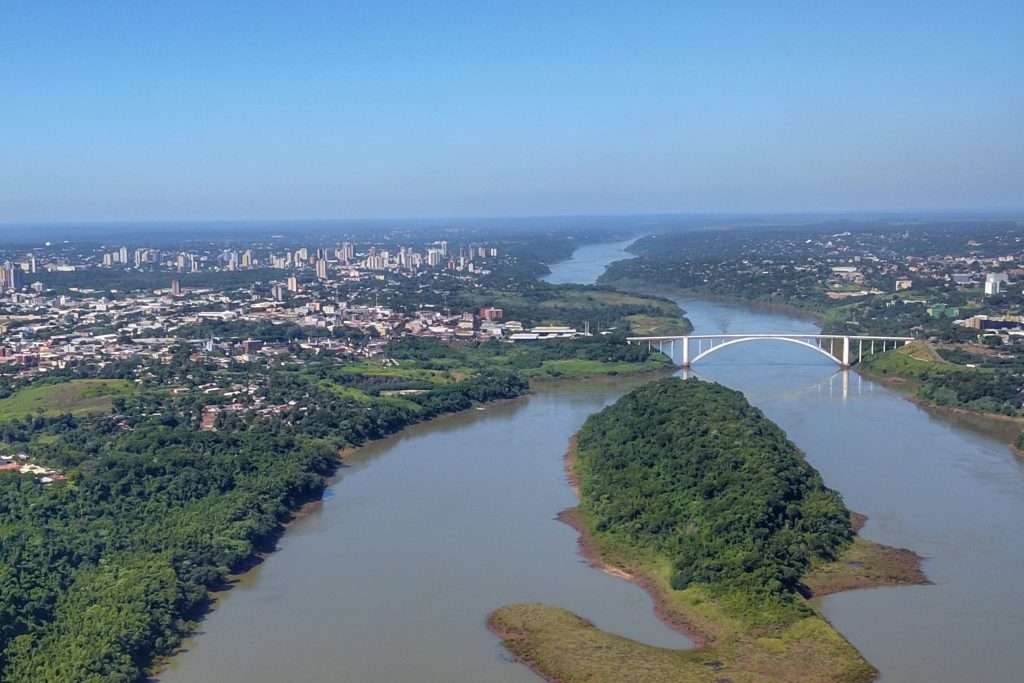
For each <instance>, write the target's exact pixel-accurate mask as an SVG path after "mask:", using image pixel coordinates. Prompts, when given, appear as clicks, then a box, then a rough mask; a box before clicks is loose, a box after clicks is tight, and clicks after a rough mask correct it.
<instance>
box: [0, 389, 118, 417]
mask: <svg viewBox="0 0 1024 683" xmlns="http://www.w3.org/2000/svg"><path fill="white" fill-rule="evenodd" d="M133 390H134V385H133V384H132V383H131V382H129V381H127V380H123V379H74V380H70V381H68V382H61V383H59V384H38V385H35V386H31V387H26V388H24V389H21V390H20V391H17V392H15V393H14V394H13V395H11V396H8V397H7V398H5V399H2V400H0V420H9V419H11V418H18V417H24V416H26V415H46V416H54V415H64V414H65V413H71V414H72V415H96V414H99V413H107V412H110V410H111V409H112V406H113V401H114V399H115V398H117V397H118V396H126V395H128V394H130V393H131V392H132V391H133Z"/></svg>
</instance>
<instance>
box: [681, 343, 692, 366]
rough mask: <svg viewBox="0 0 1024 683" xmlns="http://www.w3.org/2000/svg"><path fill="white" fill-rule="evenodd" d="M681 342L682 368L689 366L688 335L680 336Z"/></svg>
mask: <svg viewBox="0 0 1024 683" xmlns="http://www.w3.org/2000/svg"><path fill="white" fill-rule="evenodd" d="M682 342H683V367H684V368H688V367H690V338H689V337H683V338H682Z"/></svg>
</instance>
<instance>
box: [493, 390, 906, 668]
mask: <svg viewBox="0 0 1024 683" xmlns="http://www.w3.org/2000/svg"><path fill="white" fill-rule="evenodd" d="M569 461H570V467H571V471H572V474H573V476H575V478H576V479H577V480H578V486H579V493H580V506H579V508H578V510H576V511H575V513H574V514H573V515H570V518H571V519H572V520H573V521H574V522H575V523H576V524H577V526H578V528H579V529H580V531H581V537H582V540H583V544H584V549H585V551H587V552H589V553H592V556H593V559H594V561H595V562H596V563H598V564H600V565H602V566H606V567H610V568H614V569H615V570H617V571H619V572H622V573H623V574H625V575H626V576H628V577H630V578H631V579H633V580H634V581H636V582H637V583H639V584H640V585H642V586H644V587H645V588H646V589H648V590H649V591H650V592H651V593H652V595H653V596H654V598H655V600H656V603H657V605H658V608H659V613H660V614H661V615H662V616H663V617H664V618H665V619H666V620H667V621H668V622H669V623H671V624H674V625H676V626H679V627H681V628H682V629H683V630H685V632H686V633H687V634H688V635H690V637H691V638H692V639H693V640H694V641H695V642H696V643H697V645H698V647H696V648H695V649H692V650H686V651H674V650H666V649H663V648H656V647H651V646H647V645H643V644H641V643H637V642H635V641H631V640H628V639H626V638H622V637H619V636H616V635H612V634H608V633H604V632H602V631H600V630H598V629H597V628H595V627H594V626H593V625H592V624H590V623H589V622H586V621H585V620H583V619H581V618H579V617H577V616H575V615H573V614H571V613H569V612H566V611H565V610H562V609H560V608H558V607H552V606H545V605H535V604H523V605H511V606H506V607H503V608H501V609H499V610H497V611H495V612H494V613H493V614H492V615H491V617H490V620H489V623H490V625H491V628H492V629H493V630H494V631H495V632H496V633H498V634H499V635H500V636H501V637H502V638H503V640H504V642H505V645H506V647H508V648H509V649H510V650H511V651H512V652H513V653H514V654H515V655H516V656H517V657H518V658H519V659H520V660H521V661H523V662H524V663H526V664H527V665H529V666H530V667H532V668H533V669H534V670H535V671H537V673H539V674H540V675H542V676H543V677H545V678H546V679H547V680H551V681H577V680H579V681H582V680H587V681H608V682H609V683H611V682H613V681H615V682H621V681H637V682H639V681H645V682H651V681H654V682H675V681H680V682H682V681H716V680H730V681H736V682H741V681H783V680H784V681H815V682H818V681H820V682H825V681H844V682H851V683H852V682H855V681H869V680H872V679H873V678H874V676H875V675H876V672H875V670H874V669H873V667H872V666H871V665H870V664H869V663H868V662H866V661H865V660H864V659H863V658H862V657H861V656H860V654H859V653H858V652H857V651H856V649H854V648H853V646H851V645H850V644H849V643H848V642H847V641H846V640H845V639H843V638H842V636H840V635H839V634H838V633H837V632H836V631H835V630H834V629H832V627H831V626H830V625H829V624H828V623H827V622H826V621H825V620H824V619H823V618H822V617H821V616H820V615H819V614H818V613H817V611H816V610H815V608H814V607H813V605H812V604H811V603H810V602H809V601H808V598H809V597H811V596H813V595H815V594H818V595H820V594H826V593H829V592H835V591H836V590H843V589H848V588H857V587H868V586H877V585H898V584H908V583H920V582H922V581H924V577H923V575H922V574H921V571H920V568H919V564H918V561H917V558H916V556H914V555H913V554H912V553H910V552H909V551H905V550H900V549H893V548H886V547H883V546H879V545H876V544H873V543H870V542H867V541H864V540H862V539H859V538H857V537H856V535H855V526H856V522H857V521H858V520H856V519H855V517H854V516H853V515H852V514H851V513H850V511H849V510H848V509H847V508H846V507H845V505H844V504H843V501H842V498H841V497H840V495H839V494H838V493H836V492H835V491H832V490H830V489H828V488H827V487H826V486H825V485H824V484H823V482H822V480H821V477H820V475H819V474H818V473H817V471H815V470H814V468H813V467H811V465H809V464H808V463H807V462H806V460H805V459H804V458H803V456H802V454H801V453H800V452H799V451H798V450H797V448H796V447H795V446H794V445H793V444H792V443H791V442H790V441H789V440H788V439H787V438H786V436H785V434H784V433H783V432H782V430H781V429H779V428H778V427H777V426H776V425H775V424H773V423H772V422H771V421H770V420H768V419H767V418H766V417H765V416H764V415H763V414H762V413H761V411H760V410H758V409H756V408H754V407H753V406H751V405H750V404H749V403H748V402H747V401H746V399H745V398H744V397H743V395H742V394H741V393H739V392H736V391H733V390H730V389H727V388H725V387H722V386H719V385H716V384H711V383H707V382H702V381H699V380H680V379H666V380H660V381H657V382H652V383H650V384H647V385H645V386H643V387H641V388H639V389H636V390H634V391H633V392H631V393H630V394H627V395H626V396H624V397H623V398H621V399H620V400H619V401H618V402H617V403H615V404H614V405H612V406H610V407H608V408H606V409H605V410H603V411H601V412H600V413H598V414H596V415H593V416H591V417H590V418H589V419H588V420H587V422H586V424H585V425H584V426H583V428H582V429H581V430H580V432H579V435H578V439H577V441H576V444H575V446H574V448H573V449H572V450H571V451H570V454H569Z"/></svg>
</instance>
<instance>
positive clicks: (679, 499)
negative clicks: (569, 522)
mask: <svg viewBox="0 0 1024 683" xmlns="http://www.w3.org/2000/svg"><path fill="white" fill-rule="evenodd" d="M576 467H577V473H578V474H579V475H580V486H581V507H582V509H583V511H584V512H585V513H586V514H588V515H589V516H591V518H592V520H593V522H594V523H595V528H596V530H597V531H598V533H604V534H610V535H613V536H617V537H620V538H624V539H626V540H628V541H629V542H631V543H633V544H637V545H639V546H641V547H644V548H647V549H650V550H653V551H655V552H657V553H659V554H663V555H667V556H669V557H671V558H672V559H673V562H674V575H673V577H672V585H673V587H674V588H677V589H683V588H686V587H687V586H689V585H690V584H692V583H699V584H705V585H707V586H709V587H711V588H712V589H713V590H741V591H744V592H749V593H752V594H754V595H757V596H762V597H768V598H778V599H782V600H783V601H785V600H788V599H789V598H791V597H792V596H793V594H794V593H795V592H796V591H797V590H798V589H799V585H800V580H801V577H802V576H803V575H804V574H805V573H806V572H807V570H808V569H809V568H810V567H811V565H812V564H813V563H815V562H817V561H827V560H832V559H834V558H835V557H836V556H837V554H838V553H839V551H840V550H841V549H843V548H844V547H845V546H846V544H847V543H849V541H850V540H851V538H852V529H851V522H850V512H849V511H848V510H847V509H846V507H845V506H844V505H843V502H842V499H841V498H840V496H839V494H837V493H836V492H835V491H832V490H830V489H828V488H826V487H825V485H824V484H823V483H822V480H821V476H820V475H819V474H818V472H817V471H815V469H814V468H813V467H811V466H810V465H809V464H808V463H807V461H806V460H805V459H804V458H803V456H802V455H801V454H800V452H799V451H798V450H797V448H796V446H794V445H793V444H792V443H791V442H790V441H789V440H788V439H787V438H786V435H785V433H783V431H782V430H781V429H779V427H778V426H776V425H775V424H774V423H772V422H771V421H770V420H768V418H766V417H765V416H764V414H763V413H762V412H761V411H760V410H758V409H757V408H754V407H753V406H751V405H750V404H749V403H748V402H747V401H746V399H745V398H744V397H743V395H742V394H741V393H740V392H737V391H733V390H731V389H727V388H725V387H723V386H720V385H717V384H711V383H708V382H703V381H699V380H680V379H674V378H673V379H665V380H661V381H657V382H653V383H651V384H648V385H645V386H643V387H641V388H639V389H636V390H635V391H633V392H631V393H629V394H627V395H626V396H624V397H623V398H621V399H620V400H619V401H618V402H617V403H615V404H614V405H612V406H610V407H608V408H606V409H605V410H603V411H601V412H600V413H597V414H596V415H594V416H592V417H591V418H590V419H588V420H587V422H586V424H585V425H584V427H583V429H582V430H581V431H580V433H579V439H578V443H577V465H576Z"/></svg>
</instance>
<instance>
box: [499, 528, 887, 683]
mask: <svg viewBox="0 0 1024 683" xmlns="http://www.w3.org/2000/svg"><path fill="white" fill-rule="evenodd" d="M598 545H599V546H600V547H601V549H602V553H601V555H602V558H603V559H605V560H607V559H609V557H614V558H616V559H617V558H619V557H621V555H620V553H622V552H624V546H622V545H621V544H619V543H616V542H615V541H611V540H609V539H601V540H599V541H598ZM609 549H613V550H609ZM629 552H630V561H629V563H628V564H620V563H618V562H614V563H613V565H614V566H615V567H617V568H621V570H622V571H625V572H627V573H628V574H630V575H631V576H632V577H634V580H636V581H637V582H638V583H640V584H641V585H643V586H644V587H645V588H647V589H648V591H649V592H651V593H652V595H653V596H654V597H655V601H656V602H657V604H658V606H659V611H660V612H661V613H662V614H663V615H664V616H666V617H667V618H668V619H669V620H671V621H673V622H675V623H683V624H688V625H690V626H691V627H692V631H693V632H694V633H696V634H699V635H700V636H702V637H703V638H702V639H703V640H704V641H706V642H705V643H704V644H703V645H701V646H700V647H695V648H694V649H692V650H672V649H668V648H660V647H652V646H650V645H645V644H643V643H639V642H636V641H634V640H630V639H628V638H623V637H622V636H618V635H615V634H612V633H607V632H605V631H602V630H600V629H598V628H597V627H595V626H594V625H593V624H591V623H590V622H588V621H586V620H585V619H582V618H580V617H578V616H576V615H575V614H573V613H571V612H568V611H567V610H564V609H561V608H558V607H552V606H548V605H540V604H514V605H507V606H505V607H502V608H500V609H498V610H496V611H495V612H493V613H492V614H491V616H490V619H489V622H488V623H489V625H490V627H491V629H492V630H493V631H494V632H495V633H497V634H498V635H499V636H500V637H501V638H502V640H503V641H504V644H505V646H506V647H507V648H508V649H509V650H510V651H511V652H512V653H513V654H514V655H515V656H516V657H517V658H519V659H520V661H522V662H523V663H524V664H526V665H528V666H530V667H531V668H532V669H533V670H534V671H536V672H537V673H538V674H540V675H541V676H542V677H543V678H545V679H546V680H549V681H560V682H564V683H575V682H576V681H587V682H588V683H696V682H701V683H713V682H715V681H732V682H733V683H769V682H771V683H777V682H779V681H786V682H787V683H859V682H861V681H864V682H866V681H871V680H873V679H874V677H875V676H876V675H877V671H876V670H875V669H874V668H873V667H872V666H871V665H870V664H869V663H868V662H867V661H865V660H864V658H863V657H862V656H861V655H860V653H859V652H857V650H856V649H855V648H854V647H853V646H852V645H851V644H850V643H849V642H847V641H846V639H845V638H843V637H842V635H840V634H839V633H838V632H836V631H835V629H833V628H832V627H831V626H830V625H829V624H828V622H826V621H825V620H824V619H823V618H822V617H821V616H819V615H818V614H817V613H815V612H813V611H811V610H810V609H807V610H806V611H805V613H804V615H803V616H798V617H794V616H793V612H792V611H791V610H790V609H783V610H782V611H779V612H776V611H774V610H772V609H771V608H770V607H768V608H765V607H764V606H763V604H762V605H761V606H760V607H759V608H758V609H760V610H761V611H760V612H758V611H750V610H751V605H750V603H747V602H746V601H745V600H744V599H743V597H742V596H739V595H735V596H725V597H721V596H720V597H713V596H712V595H711V594H710V593H708V592H706V591H705V590H704V589H703V588H701V587H699V586H693V587H690V588H687V589H686V590H682V591H676V590H673V589H672V588H671V587H670V585H669V577H670V575H671V566H670V563H669V562H668V560H665V559H661V558H655V557H651V556H649V555H645V554H644V553H643V552H642V551H640V550H638V549H634V550H631V551H629Z"/></svg>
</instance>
